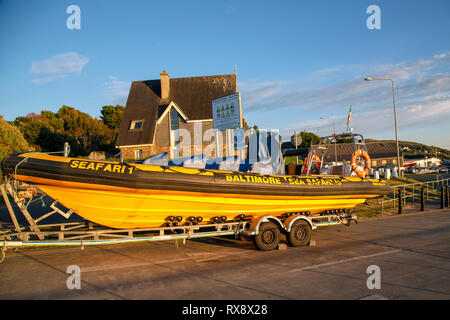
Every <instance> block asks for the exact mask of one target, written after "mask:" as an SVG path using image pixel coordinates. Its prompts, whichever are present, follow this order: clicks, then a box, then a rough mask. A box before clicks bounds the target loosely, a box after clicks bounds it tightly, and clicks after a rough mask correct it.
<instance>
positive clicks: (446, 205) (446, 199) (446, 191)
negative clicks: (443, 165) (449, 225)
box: [444, 186, 448, 208]
mask: <svg viewBox="0 0 450 320" xmlns="http://www.w3.org/2000/svg"><path fill="white" fill-rule="evenodd" d="M444 196H445V207H446V208H448V186H445V194H444Z"/></svg>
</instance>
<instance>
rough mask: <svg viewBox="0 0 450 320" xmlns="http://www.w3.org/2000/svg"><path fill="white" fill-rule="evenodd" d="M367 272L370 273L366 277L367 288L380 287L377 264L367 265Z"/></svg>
mask: <svg viewBox="0 0 450 320" xmlns="http://www.w3.org/2000/svg"><path fill="white" fill-rule="evenodd" d="M366 273H367V274H370V276H369V277H368V278H367V282H366V284H367V289H369V290H374V289H378V290H380V289H381V269H380V267H379V266H377V265H374V264H373V265H370V266H368V267H367V270H366Z"/></svg>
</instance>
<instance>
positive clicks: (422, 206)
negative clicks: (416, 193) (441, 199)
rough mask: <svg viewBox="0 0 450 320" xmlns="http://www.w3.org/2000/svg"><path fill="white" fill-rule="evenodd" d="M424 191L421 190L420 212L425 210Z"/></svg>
mask: <svg viewBox="0 0 450 320" xmlns="http://www.w3.org/2000/svg"><path fill="white" fill-rule="evenodd" d="M424 193H425V192H424V189H423V187H422V188H420V211H424V210H425V197H424Z"/></svg>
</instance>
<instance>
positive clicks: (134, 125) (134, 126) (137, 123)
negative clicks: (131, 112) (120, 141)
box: [130, 120, 144, 130]
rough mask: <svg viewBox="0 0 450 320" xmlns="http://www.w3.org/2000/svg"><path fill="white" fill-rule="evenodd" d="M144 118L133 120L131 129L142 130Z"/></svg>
mask: <svg viewBox="0 0 450 320" xmlns="http://www.w3.org/2000/svg"><path fill="white" fill-rule="evenodd" d="M143 126H144V120H133V121H131V124H130V130H142V127H143Z"/></svg>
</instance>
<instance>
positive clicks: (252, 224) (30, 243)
mask: <svg viewBox="0 0 450 320" xmlns="http://www.w3.org/2000/svg"><path fill="white" fill-rule="evenodd" d="M0 191H1V193H2V196H3V198H4V200H5V203H6V206H7V209H8V211H9V214H10V216H11V220H12V224H11V225H5V226H1V227H0V250H1V253H2V258H1V260H0V262H1V261H2V260H3V259H4V256H5V251H6V250H7V249H8V248H24V247H52V246H77V247H80V248H81V249H83V248H84V247H85V246H90V245H107V244H122V243H139V242H152V241H165V240H175V245H176V246H178V240H182V241H183V244H184V243H185V241H186V239H195V238H204V237H215V236H226V235H234V236H235V237H236V238H239V237H240V236H242V237H245V238H255V237H257V236H258V235H259V234H260V226H261V225H262V224H263V223H265V222H272V223H273V224H274V225H276V226H277V228H279V231H280V232H283V233H285V234H289V232H291V228H292V226H293V225H294V224H295V223H296V222H297V221H305V222H306V223H307V224H308V225H309V227H310V229H311V230H315V229H317V228H318V227H323V226H330V225H338V224H346V225H350V222H352V221H354V222H356V219H357V217H356V216H355V215H353V213H352V212H348V211H347V210H345V209H339V210H326V211H324V212H322V213H320V214H314V215H310V213H309V211H303V212H290V213H286V214H284V215H283V216H273V215H259V216H256V217H253V216H244V218H243V219H241V220H230V221H223V222H218V223H208V224H201V223H200V224H199V223H197V222H189V223H188V222H186V223H185V224H182V225H178V224H177V223H168V225H167V226H163V227H155V228H145V229H111V228H107V227H105V226H101V225H98V224H95V223H93V222H90V221H88V220H85V221H82V222H68V223H57V224H41V222H42V220H45V219H46V218H48V217H49V216H51V215H54V214H59V215H61V216H63V217H64V218H66V219H68V218H69V217H70V216H71V214H72V213H73V210H71V209H68V211H64V210H62V209H60V208H58V202H57V201H56V200H55V201H54V202H53V203H52V204H51V205H50V209H52V211H49V212H47V213H45V214H43V215H41V216H40V217H38V218H36V219H35V218H33V217H32V215H31V214H30V212H29V211H28V206H29V204H30V203H31V202H32V201H35V200H39V199H41V200H42V198H43V197H44V196H45V193H43V192H42V191H40V190H39V189H38V188H36V187H35V186H32V185H29V184H26V183H23V182H20V181H18V180H15V179H11V180H7V181H3V182H2V183H1V184H0ZM8 194H9V195H10V196H11V198H12V199H13V200H14V203H15V204H16V205H17V207H18V208H19V210H20V212H21V213H22V214H23V216H24V217H25V218H26V220H27V221H28V224H29V226H21V225H19V223H18V219H17V216H16V213H15V211H14V209H13V206H12V205H11V202H10V200H9V197H8ZM33 199H34V200H33ZM277 245H278V243H277ZM257 247H258V246H257ZM258 249H260V250H266V249H264V248H260V247H258Z"/></svg>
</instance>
